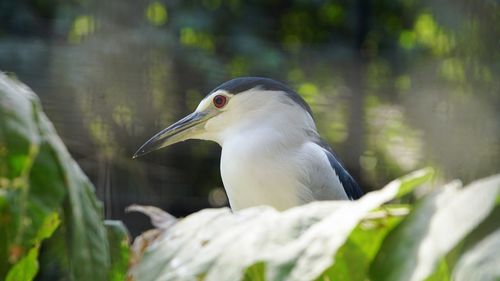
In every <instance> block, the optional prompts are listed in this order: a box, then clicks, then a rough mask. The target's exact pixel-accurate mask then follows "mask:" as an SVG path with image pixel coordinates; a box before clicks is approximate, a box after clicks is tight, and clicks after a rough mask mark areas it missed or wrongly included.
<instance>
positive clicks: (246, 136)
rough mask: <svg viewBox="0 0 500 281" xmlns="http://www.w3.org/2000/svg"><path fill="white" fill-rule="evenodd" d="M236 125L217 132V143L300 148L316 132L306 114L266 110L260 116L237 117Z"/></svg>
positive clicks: (311, 120)
mask: <svg viewBox="0 0 500 281" xmlns="http://www.w3.org/2000/svg"><path fill="white" fill-rule="evenodd" d="M235 123H236V124H235V125H233V126H230V127H228V128H227V129H226V130H224V131H223V132H221V133H220V135H219V138H218V140H217V142H218V143H219V144H220V145H221V146H222V147H224V145H225V144H227V143H232V142H235V141H243V140H245V141H244V142H245V143H247V144H250V143H252V142H253V143H254V144H255V145H263V146H264V147H269V146H274V145H279V146H284V145H286V146H293V145H300V144H302V143H304V141H307V140H310V139H311V135H315V134H317V133H316V125H315V124H314V120H313V119H312V117H311V116H310V115H309V114H308V113H307V112H300V113H299V114H298V113H297V112H294V111H285V110H279V109H277V110H276V112H273V111H269V110H267V111H266V112H265V113H264V112H263V113H262V114H260V113H259V112H256V113H255V114H253V115H251V116H241V117H239V120H237V122H235Z"/></svg>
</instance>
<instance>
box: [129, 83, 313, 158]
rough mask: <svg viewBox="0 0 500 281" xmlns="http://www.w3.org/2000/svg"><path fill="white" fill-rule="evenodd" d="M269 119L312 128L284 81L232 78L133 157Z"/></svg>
mask: <svg viewBox="0 0 500 281" xmlns="http://www.w3.org/2000/svg"><path fill="white" fill-rule="evenodd" d="M297 118H298V119H297ZM295 119H297V120H295ZM273 120H283V122H286V123H293V122H294V121H301V120H304V122H306V123H308V124H310V125H311V126H313V127H314V122H313V120H312V113H311V109H310V108H309V106H308V105H307V103H306V102H305V101H304V100H303V99H302V98H301V97H300V96H299V95H298V94H297V93H295V92H294V91H293V90H291V89H289V88H288V87H287V86H285V85H284V84H282V83H280V82H277V81H275V80H272V79H269V78H261V77H241V78H235V79H233V80H230V81H228V82H225V83H223V84H221V85H220V86H218V87H217V88H215V89H214V90H212V91H211V92H210V93H209V94H208V95H207V96H206V97H205V98H204V99H203V100H202V101H201V102H200V103H199V105H198V107H197V108H196V110H195V111H194V112H193V113H191V114H189V115H187V116H186V117H184V118H182V119H180V120H179V121H177V122H175V123H174V124H172V125H170V126H169V127H167V128H166V129H164V130H162V131H160V132H159V133H157V134H156V135H154V136H153V137H152V138H151V139H150V140H148V141H147V142H146V143H145V144H143V145H142V146H141V148H139V150H138V151H137V152H136V153H135V154H134V158H135V157H139V156H141V155H144V154H146V153H149V152H151V151H154V150H157V149H159V148H162V147H165V146H168V145H171V144H174V143H177V142H181V141H184V140H187V139H204V140H212V141H216V142H218V143H222V142H223V140H224V137H225V136H227V135H228V134H230V133H232V132H235V130H245V129H246V128H248V129H251V128H254V127H255V126H262V125H264V124H266V123H269V122H272V121H273Z"/></svg>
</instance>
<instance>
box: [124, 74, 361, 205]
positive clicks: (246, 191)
mask: <svg viewBox="0 0 500 281" xmlns="http://www.w3.org/2000/svg"><path fill="white" fill-rule="evenodd" d="M187 139H201V140H209V141H214V142H216V143H218V144H219V145H220V146H221V147H222V149H221V158H220V174H221V178H222V182H223V185H224V189H225V191H226V194H227V197H228V199H229V205H230V208H231V209H232V210H233V211H238V210H241V209H246V208H250V207H254V206H260V205H268V206H271V207H273V208H275V209H276V210H279V211H283V210H287V209H290V208H293V207H295V206H300V205H303V204H306V203H309V202H312V201H319V200H355V199H358V198H360V197H361V196H362V195H363V191H362V189H361V188H360V186H359V185H358V184H357V183H356V181H355V180H354V179H353V177H352V176H351V175H350V174H349V172H348V171H347V170H346V169H345V168H344V166H343V165H342V163H341V162H340V161H339V158H338V157H337V156H336V155H335V153H334V152H333V150H332V149H331V148H330V146H329V145H328V144H327V143H326V142H325V141H324V140H323V139H322V138H321V137H320V135H319V134H318V131H317V128H316V125H315V122H314V119H313V113H312V111H311V108H310V107H309V105H308V104H307V103H306V101H305V100H304V99H303V98H302V97H301V96H300V95H299V94H298V93H297V92H295V91H294V90H292V89H291V88H289V87H288V86H286V85H285V84H283V83H281V82H278V81H276V80H274V79H271V78H266V77H239V78H234V79H232V80H229V81H227V82H225V83H223V84H221V85H219V86H218V87H216V88H215V89H213V90H212V91H211V92H210V93H208V94H207V95H206V96H205V98H203V99H202V100H201V101H200V103H199V105H198V107H197V108H196V109H195V111H194V112H193V113H191V114H189V115H187V116H186V117H184V118H182V119H180V120H179V121H177V122H175V123H174V124H172V125H170V126H168V127H167V128H165V129H163V130H161V131H160V132H159V133H157V134H156V135H154V136H153V137H152V138H151V139H149V140H148V141H147V142H146V143H144V144H143V145H142V146H141V147H140V148H139V150H138V151H137V152H136V153H135V154H134V156H133V158H137V157H139V156H142V155H144V154H146V153H149V152H152V151H154V150H157V149H160V148H162V147H166V146H169V145H172V144H175V143H178V142H181V141H185V140H187Z"/></svg>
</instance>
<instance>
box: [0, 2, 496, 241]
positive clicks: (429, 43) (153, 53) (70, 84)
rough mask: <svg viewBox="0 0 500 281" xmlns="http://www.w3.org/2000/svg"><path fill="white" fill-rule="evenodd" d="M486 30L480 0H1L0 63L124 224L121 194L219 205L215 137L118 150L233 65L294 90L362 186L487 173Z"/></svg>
mask: <svg viewBox="0 0 500 281" xmlns="http://www.w3.org/2000/svg"><path fill="white" fill-rule="evenodd" d="M498 38H500V5H499V4H498V2H497V1H492V0H480V1H466V0H458V1H457V0H453V1H452V0H442V1H415V0H398V1H389V0H383V1H368V0H357V1H344V0H337V1H319V0H315V1H300V0H296V1H240V0H203V1H179V0H178V1H175V0H172V1H167V0H166V1H119V0H107V1H95V0H72V1H61V0H19V1H13V0H0V69H1V70H2V71H6V72H10V73H13V74H14V75H16V76H17V77H18V78H19V79H20V80H22V81H23V82H25V83H27V84H28V85H29V86H30V87H32V88H33V90H34V91H35V92H36V93H37V94H38V95H40V98H41V101H42V104H43V106H44V110H45V111H46V113H47V115H48V116H49V118H50V119H51V120H52V121H53V122H54V124H55V126H56V129H57V130H58V132H59V134H60V135H61V137H62V138H63V140H64V142H65V144H66V145H67V146H68V148H69V150H70V152H71V154H72V156H73V157H74V158H75V159H76V160H77V161H78V163H79V164H80V165H81V166H82V168H83V169H84V170H85V172H86V173H87V175H88V176H89V177H90V179H91V180H92V181H93V183H94V184H95V186H96V188H97V193H98V196H99V197H100V198H101V199H102V200H103V201H104V203H105V212H106V217H107V218H117V219H122V220H124V221H125V223H126V224H127V226H128V227H129V228H130V229H131V231H132V233H134V234H137V233H138V232H139V231H140V230H142V229H144V228H146V227H147V225H145V219H144V218H143V217H140V216H139V215H137V216H136V215H126V214H124V208H125V207H126V206H128V205H130V204H132V203H139V204H146V205H156V206H158V207H161V208H163V209H165V210H167V211H169V212H171V213H173V214H174V215H177V216H181V215H186V214H189V213H191V212H193V211H196V210H198V209H201V208H205V207H210V206H221V205H224V204H226V200H225V195H224V193H223V188H222V182H221V180H220V176H219V166H218V161H219V152H220V148H219V147H218V146H217V145H216V144H213V143H205V142H199V141H189V142H186V143H182V144H177V145H175V146H172V147H169V148H166V149H163V150H161V151H158V152H155V153H153V154H150V155H147V156H145V157H142V158H139V159H136V160H132V159H131V155H132V154H133V153H134V152H135V150H136V149H137V148H138V147H139V146H140V145H141V144H142V143H143V142H144V141H146V140H147V139H148V138H149V137H150V136H151V135H152V134H154V133H155V132H157V131H158V130H160V129H162V128H164V127H166V126H167V125H169V124H170V123H171V122H173V121H175V120H176V119H178V118H180V117H181V116H183V115H185V114H186V113H188V112H190V111H192V110H193V109H194V108H195V106H196V104H197V103H198V101H199V100H201V98H202V97H203V96H204V95H205V94H206V93H208V92H209V91H210V90H211V89H212V88H213V87H215V86H217V85H218V84H220V83H222V82H224V81H225V80H227V79H230V78H233V77H236V76H269V77H272V78H275V79H277V80H281V81H283V82H285V83H287V84H289V85H290V86H291V87H293V88H294V89H296V90H297V91H298V92H299V93H300V94H301V95H302V96H303V97H304V98H305V99H306V100H307V101H308V102H309V103H310V104H311V106H312V109H313V111H314V113H315V118H316V121H317V124H318V129H319V131H320V133H321V134H322V135H323V136H324V137H325V138H326V139H327V140H328V142H329V143H330V144H331V145H332V147H333V148H334V150H335V151H336V152H337V153H338V154H339V155H340V157H341V159H342V160H343V162H344V163H345V164H346V166H347V167H348V169H349V170H350V171H351V172H352V174H353V175H354V176H355V178H356V179H357V180H358V181H359V182H360V183H361V184H362V185H363V187H364V189H365V190H366V191H368V190H372V189H376V188H379V187H381V186H382V185H383V184H385V183H387V182H388V181H389V180H390V179H392V178H395V177H397V176H400V175H402V174H404V173H406V172H408V171H411V170H414V169H417V168H420V167H422V166H428V165H430V166H434V167H435V168H436V169H437V170H438V171H439V175H440V178H441V179H443V180H445V179H448V178H457V177H458V178H460V179H462V180H463V181H465V182H469V181H471V180H472V179H476V178H480V177H483V176H487V175H490V174H492V173H494V172H498V170H499V169H498V168H499V167H500V149H499V147H500V121H499V120H500V82H499V79H498V78H499V74H500V51H499V50H500V41H499V39H498Z"/></svg>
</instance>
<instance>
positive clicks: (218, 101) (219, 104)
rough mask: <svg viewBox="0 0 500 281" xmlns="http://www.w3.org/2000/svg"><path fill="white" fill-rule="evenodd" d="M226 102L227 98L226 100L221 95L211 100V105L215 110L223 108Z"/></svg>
mask: <svg viewBox="0 0 500 281" xmlns="http://www.w3.org/2000/svg"><path fill="white" fill-rule="evenodd" d="M226 102H227V98H226V96H223V95H217V96H215V97H214V99H213V103H214V105H215V107H217V108H222V107H224V105H226Z"/></svg>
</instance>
